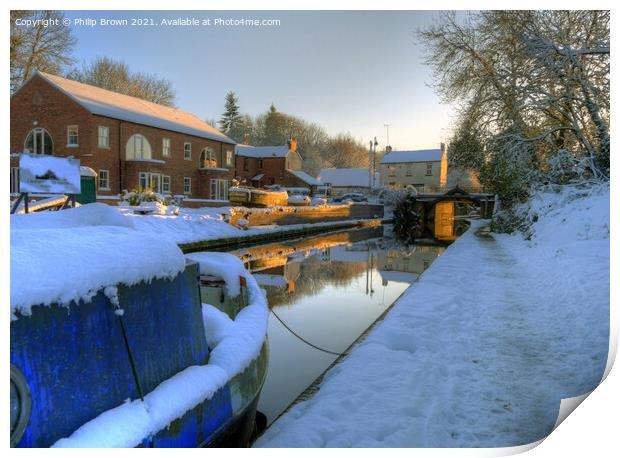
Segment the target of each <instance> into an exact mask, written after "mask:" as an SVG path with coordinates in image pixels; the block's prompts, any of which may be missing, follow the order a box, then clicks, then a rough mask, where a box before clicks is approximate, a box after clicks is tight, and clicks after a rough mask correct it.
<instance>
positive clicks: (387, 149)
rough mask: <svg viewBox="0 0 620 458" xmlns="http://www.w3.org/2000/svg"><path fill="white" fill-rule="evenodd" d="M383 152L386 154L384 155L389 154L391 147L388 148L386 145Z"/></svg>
mask: <svg viewBox="0 0 620 458" xmlns="http://www.w3.org/2000/svg"><path fill="white" fill-rule="evenodd" d="M385 152H386V153H391V152H392V147H391V146H389V145H388V146H386V147H385Z"/></svg>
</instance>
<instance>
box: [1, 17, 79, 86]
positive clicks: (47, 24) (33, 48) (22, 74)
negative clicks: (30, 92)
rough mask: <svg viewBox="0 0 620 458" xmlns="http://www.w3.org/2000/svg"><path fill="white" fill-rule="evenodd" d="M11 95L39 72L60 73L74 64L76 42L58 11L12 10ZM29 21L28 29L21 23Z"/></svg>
mask: <svg viewBox="0 0 620 458" xmlns="http://www.w3.org/2000/svg"><path fill="white" fill-rule="evenodd" d="M10 16H11V39H10V48H11V49H10V59H11V92H14V91H15V90H17V89H18V88H19V87H20V86H21V85H22V84H24V83H25V82H26V80H28V78H30V77H31V76H32V75H33V74H34V73H35V72H36V71H37V70H39V71H43V72H49V73H54V74H58V73H60V72H61V71H62V70H63V69H64V68H65V67H67V66H68V65H70V64H72V63H73V59H72V58H71V51H72V49H73V47H74V46H75V43H76V39H75V38H74V37H73V36H72V34H71V29H70V28H69V27H67V26H65V25H63V22H62V20H63V19H64V15H63V14H62V13H60V12H58V11H11V15H10ZM18 19H20V20H25V19H28V20H29V22H28V23H29V24H30V25H28V26H25V25H17V24H16V22H17V20H18Z"/></svg>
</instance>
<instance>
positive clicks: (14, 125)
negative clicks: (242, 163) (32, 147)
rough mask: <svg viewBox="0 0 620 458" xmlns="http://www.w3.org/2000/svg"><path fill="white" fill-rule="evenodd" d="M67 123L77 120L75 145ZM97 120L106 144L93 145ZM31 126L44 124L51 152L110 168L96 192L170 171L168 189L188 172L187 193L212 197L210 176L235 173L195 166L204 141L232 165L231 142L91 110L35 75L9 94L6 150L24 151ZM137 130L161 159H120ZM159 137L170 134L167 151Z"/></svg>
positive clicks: (177, 188) (179, 185)
mask: <svg viewBox="0 0 620 458" xmlns="http://www.w3.org/2000/svg"><path fill="white" fill-rule="evenodd" d="M35 121H36V122H37V124H36V125H35V124H34V122H35ZM68 125H77V126H78V128H79V147H67V146H66V144H67V126H68ZM100 125H104V126H107V127H108V128H109V143H110V147H109V148H100V147H99V146H98V126H100ZM33 127H42V128H45V129H46V130H47V131H48V132H49V133H50V135H51V137H52V139H53V142H54V155H55V156H75V157H76V158H78V159H80V162H81V164H82V165H84V166H87V167H91V168H93V169H94V170H95V171H96V172H99V170H102V169H105V170H108V171H109V175H110V188H111V189H110V191H104V190H98V194H99V195H116V194H118V193H119V192H120V191H121V190H122V189H132V188H135V187H137V186H138V174H139V172H157V173H163V174H164V175H169V176H170V178H171V193H172V194H173V195H174V194H183V178H184V177H189V178H191V180H192V193H191V195H190V196H188V197H192V198H200V199H208V198H212V196H211V195H210V180H211V178H221V179H227V180H231V179H232V178H233V177H234V167H230V170H227V171H220V170H200V169H199V160H200V153H201V151H202V149H203V148H205V147H210V148H212V149H213V150H214V151H215V154H216V158H217V165H218V167H222V168H226V167H227V166H226V165H225V160H226V150H230V151H232V152H233V166H234V145H230V144H226V143H221V142H218V141H214V140H208V139H205V138H201V137H195V136H192V135H185V134H181V133H178V132H172V131H167V130H164V129H158V128H155V127H149V126H143V125H140V124H134V123H130V122H125V121H119V120H116V119H110V118H106V117H104V116H98V115H92V114H91V113H89V112H88V111H87V110H85V109H84V108H82V107H81V106H80V105H79V104H77V103H76V102H74V101H73V100H72V99H71V98H70V97H68V96H67V95H65V94H64V93H62V92H61V91H59V90H57V89H56V88H54V87H53V86H52V85H50V84H49V83H48V82H47V81H46V80H45V79H43V78H41V77H40V76H38V75H37V76H34V77H33V78H32V79H31V80H30V81H29V82H28V83H27V84H26V85H25V86H24V87H22V88H21V89H20V90H19V91H18V92H17V93H16V94H15V95H14V96H13V97H12V98H11V152H21V151H23V149H24V141H25V140H26V137H27V135H28V133H29V132H30V130H32V128H33ZM136 133H139V134H142V135H144V136H145V137H146V138H147V140H148V141H149V143H150V145H151V151H152V159H155V160H163V161H164V163H163V164H161V163H155V162H146V161H126V160H125V146H126V143H127V141H128V139H129V138H130V137H131V135H133V134H136ZM164 137H166V138H169V139H170V147H171V156H170V157H164V156H163V151H162V149H163V138H164ZM185 142H190V143H191V144H192V157H191V160H186V159H184V155H183V144H184V143H185ZM17 165H18V164H17V158H11V166H12V167H15V166H17ZM107 202H108V203H110V202H111V201H107Z"/></svg>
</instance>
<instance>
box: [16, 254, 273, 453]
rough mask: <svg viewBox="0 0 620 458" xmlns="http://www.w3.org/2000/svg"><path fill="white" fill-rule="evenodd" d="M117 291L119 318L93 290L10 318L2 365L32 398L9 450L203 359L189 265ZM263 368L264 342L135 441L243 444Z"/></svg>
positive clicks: (52, 437)
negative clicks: (248, 359)
mask: <svg viewBox="0 0 620 458" xmlns="http://www.w3.org/2000/svg"><path fill="white" fill-rule="evenodd" d="M118 297H119V302H120V307H121V308H122V310H123V312H122V314H119V313H118V311H117V310H116V309H115V307H114V305H113V304H112V303H111V301H110V298H108V297H107V296H106V295H105V294H104V293H103V292H102V291H100V292H98V293H97V294H96V295H95V296H94V297H93V298H92V299H91V300H89V301H80V302H77V303H76V302H72V303H69V304H64V305H58V304H52V305H51V306H35V307H33V308H32V314H31V315H29V316H18V319H17V320H14V321H12V322H11V357H10V359H11V364H12V365H14V366H16V367H17V368H18V369H19V370H20V371H21V372H22V373H23V375H24V377H25V379H26V381H27V383H28V388H29V390H30V395H31V398H32V413H31V416H30V418H29V421H28V425H27V427H26V429H25V432H24V434H23V436H22V437H21V439H20V440H19V442H18V443H17V444H16V446H18V447H48V446H51V445H53V444H54V443H55V442H56V441H57V440H59V439H61V438H63V437H68V436H70V435H71V434H72V433H73V432H74V431H75V430H77V429H78V428H79V427H80V426H82V425H83V424H85V423H87V422H88V421H90V420H92V419H93V418H95V417H97V416H98V415H99V414H101V413H103V412H105V411H107V410H110V409H113V408H115V407H118V406H119V405H121V404H123V402H125V401H126V400H127V399H132V400H133V399H139V398H140V396H141V395H144V394H147V393H149V392H151V391H152V390H154V389H155V388H156V387H157V386H158V385H159V384H160V383H162V382H163V381H165V380H167V379H169V378H170V377H172V376H174V375H175V374H177V373H178V372H180V371H182V370H183V369H185V368H187V367H189V366H195V365H204V364H207V363H208V359H209V348H208V345H207V339H206V336H205V330H204V326H203V322H202V309H201V296H200V286H199V271H198V266H197V265H196V264H193V263H188V264H187V266H186V269H185V271H184V272H182V273H180V274H179V275H178V276H177V277H175V278H174V279H171V280H165V279H159V280H153V281H151V282H150V283H148V284H147V283H140V284H137V285H133V286H124V285H119V286H118ZM123 328H124V329H123ZM266 370H267V343H266V341H265V343H264V344H263V347H262V349H261V352H260V353H259V355H258V356H257V358H256V359H255V360H254V361H253V362H252V363H251V365H250V366H249V367H248V368H247V369H246V370H245V371H244V372H243V373H242V374H239V375H237V376H236V377H234V378H233V379H232V380H230V381H229V382H228V383H227V384H226V385H224V386H222V387H221V388H220V389H219V390H217V391H216V392H215V393H214V395H213V396H212V397H211V398H210V399H208V400H206V401H204V402H203V403H201V404H199V405H197V406H196V407H194V408H193V409H191V410H189V411H188V412H186V413H185V414H184V415H183V416H182V417H181V418H177V419H176V420H174V421H173V422H172V423H171V424H170V425H169V426H168V427H167V428H166V429H164V430H161V431H159V432H157V433H156V434H154V435H153V436H151V437H146V438H143V441H142V443H141V446H144V447H196V446H205V445H211V444H225V445H227V446H233V445H246V444H247V440H248V439H249V434H250V433H251V428H252V427H253V421H254V414H255V410H256V403H257V400H258V396H259V394H260V390H261V389H262V385H263V382H264V379H265V374H266ZM240 387H241V389H240ZM239 393H242V395H241V396H239ZM180 395H182V394H181V393H180ZM171 402H174V400H171ZM249 419H251V422H250V423H251V424H250V423H248V422H249ZM246 423H248V424H247V425H246ZM240 425H241V426H243V427H241V426H240ZM248 428H249V429H250V431H249V432H248V431H247V429H248ZM235 441H237V442H236V443H235ZM239 441H241V442H239Z"/></svg>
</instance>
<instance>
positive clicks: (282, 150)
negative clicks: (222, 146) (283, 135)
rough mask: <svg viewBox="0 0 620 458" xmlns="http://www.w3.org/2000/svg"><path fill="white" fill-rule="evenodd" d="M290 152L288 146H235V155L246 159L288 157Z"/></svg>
mask: <svg viewBox="0 0 620 458" xmlns="http://www.w3.org/2000/svg"><path fill="white" fill-rule="evenodd" d="M289 151H290V149H289V147H288V146H250V145H237V146H235V154H236V155H237V156H246V157H286V156H287V155H288V153H289Z"/></svg>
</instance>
